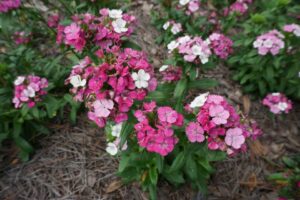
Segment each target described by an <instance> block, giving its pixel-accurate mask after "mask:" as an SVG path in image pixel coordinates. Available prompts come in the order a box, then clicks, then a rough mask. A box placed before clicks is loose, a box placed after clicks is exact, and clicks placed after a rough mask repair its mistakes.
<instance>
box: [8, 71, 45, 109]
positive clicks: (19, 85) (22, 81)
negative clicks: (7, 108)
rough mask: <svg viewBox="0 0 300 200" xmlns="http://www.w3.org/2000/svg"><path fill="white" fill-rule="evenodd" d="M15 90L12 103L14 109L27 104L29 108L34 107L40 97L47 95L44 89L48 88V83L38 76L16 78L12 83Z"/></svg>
mask: <svg viewBox="0 0 300 200" xmlns="http://www.w3.org/2000/svg"><path fill="white" fill-rule="evenodd" d="M14 85H15V90H14V98H13V100H12V102H13V103H14V104H15V108H21V107H22V105H23V104H27V105H28V107H29V108H32V107H34V106H35V104H36V102H38V101H41V97H42V96H44V95H46V94H47V91H46V90H45V88H47V87H48V81H47V79H45V78H40V77H38V76H33V75H29V76H18V77H17V79H16V80H15V81H14Z"/></svg>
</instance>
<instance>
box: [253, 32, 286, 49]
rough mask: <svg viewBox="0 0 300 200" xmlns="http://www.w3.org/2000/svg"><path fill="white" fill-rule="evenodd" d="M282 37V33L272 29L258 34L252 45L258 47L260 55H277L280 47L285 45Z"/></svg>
mask: <svg viewBox="0 0 300 200" xmlns="http://www.w3.org/2000/svg"><path fill="white" fill-rule="evenodd" d="M283 38H284V35H282V34H281V33H280V32H279V31H277V30H272V31H269V32H267V33H265V34H263V35H260V36H258V37H257V38H256V40H255V41H254V43H253V46H254V48H257V49H258V53H259V54H260V55H266V54H267V53H271V54H272V55H277V54H278V53H279V51H280V49H283V48H284V46H285V45H284V41H283V40H282V39H283Z"/></svg>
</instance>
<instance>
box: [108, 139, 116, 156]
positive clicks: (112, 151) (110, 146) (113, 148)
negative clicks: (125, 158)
mask: <svg viewBox="0 0 300 200" xmlns="http://www.w3.org/2000/svg"><path fill="white" fill-rule="evenodd" d="M105 150H106V152H107V153H109V154H110V155H112V156H114V155H116V154H117V153H118V147H117V145H115V144H114V143H112V142H109V143H108V144H107V147H106V149H105Z"/></svg>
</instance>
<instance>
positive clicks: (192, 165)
mask: <svg viewBox="0 0 300 200" xmlns="http://www.w3.org/2000/svg"><path fill="white" fill-rule="evenodd" d="M184 171H185V173H186V174H187V175H188V177H189V178H190V179H191V180H196V179H197V178H198V177H197V164H196V162H195V160H194V159H193V156H189V157H188V158H187V161H186V162H185V165H184Z"/></svg>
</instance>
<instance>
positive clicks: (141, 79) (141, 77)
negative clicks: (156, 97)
mask: <svg viewBox="0 0 300 200" xmlns="http://www.w3.org/2000/svg"><path fill="white" fill-rule="evenodd" d="M131 77H132V79H133V80H134V84H135V86H136V87H137V88H147V87H148V85H149V83H148V81H149V80H150V74H148V73H146V72H145V71H144V70H143V69H140V70H139V71H138V73H136V72H133V73H132V74H131Z"/></svg>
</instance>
